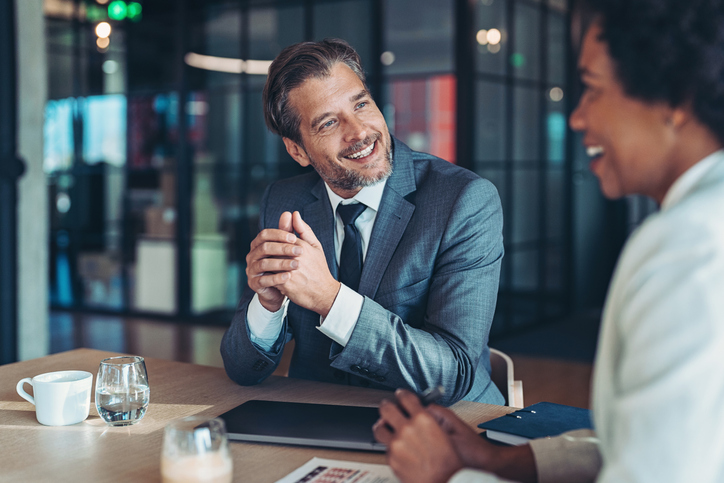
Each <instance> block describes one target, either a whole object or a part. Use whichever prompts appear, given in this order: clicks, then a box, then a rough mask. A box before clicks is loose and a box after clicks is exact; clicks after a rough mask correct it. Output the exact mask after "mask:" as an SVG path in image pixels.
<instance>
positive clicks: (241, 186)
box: [44, 0, 571, 334]
mask: <svg viewBox="0 0 724 483" xmlns="http://www.w3.org/2000/svg"><path fill="white" fill-rule="evenodd" d="M134 3H135V4H136V5H137V7H133V8H134V9H137V12H138V14H137V15H135V16H134V17H133V18H129V16H128V15H126V18H125V19H114V18H115V17H112V18H111V17H109V13H111V10H110V8H111V5H113V4H116V6H117V4H118V2H113V3H112V4H109V3H108V2H107V1H102V0H46V18H47V44H48V52H49V55H48V62H49V73H50V79H49V81H50V82H49V85H50V99H51V100H50V101H49V102H48V104H47V106H46V125H45V141H46V143H45V160H44V165H45V170H46V172H47V174H48V183H49V185H48V189H49V192H50V195H51V196H50V200H51V213H52V215H51V239H50V246H51V267H50V271H51V305H52V307H53V309H55V310H70V311H81V312H82V311H90V312H96V313H112V314H120V315H126V316H139V315H143V316H144V317H157V318H161V319H169V320H179V321H195V322H197V323H211V324H227V323H228V322H229V320H230V317H231V314H232V313H233V310H234V307H235V305H236V303H237V300H238V297H239V296H240V294H241V292H242V290H243V288H244V287H245V285H246V278H245V272H244V271H245V256H246V253H247V251H248V247H249V243H250V241H251V239H252V238H253V237H254V236H255V234H256V226H257V216H258V202H259V199H260V197H261V194H262V193H263V190H264V188H265V187H266V185H267V184H268V183H269V182H271V181H273V180H276V179H279V178H283V177H288V176H293V175H295V174H298V173H301V172H303V171H304V170H303V169H302V168H300V167H299V166H298V165H297V164H296V163H295V162H294V161H292V160H291V158H290V157H289V156H288V155H287V153H286V151H285V149H284V145H283V143H282V142H281V140H280V139H278V138H277V137H276V136H274V135H272V134H271V133H269V132H268V131H267V129H266V127H265V125H264V120H263V114H262V107H261V91H262V88H263V85H264V81H265V71H266V68H267V67H268V63H269V61H271V60H272V59H273V58H274V57H275V56H276V54H277V53H278V52H279V51H280V50H281V49H282V48H283V47H285V46H287V45H289V44H291V43H294V42H299V41H302V40H310V39H312V40H318V39H322V38H325V37H341V38H344V39H346V40H347V41H348V42H349V43H350V44H352V45H353V46H354V47H355V48H356V49H357V51H358V52H359V53H360V55H361V57H362V60H363V64H364V66H365V68H366V70H367V75H368V81H369V85H370V88H371V90H372V91H373V94H374V96H375V98H376V99H377V102H378V103H379V105H380V107H381V109H382V111H383V113H384V115H385V117H386V119H387V122H388V124H389V126H390V130H391V132H392V133H393V135H395V136H396V137H398V138H399V139H401V140H402V141H403V142H405V143H406V144H408V145H409V146H410V147H412V148H413V149H416V150H422V151H427V152H430V153H433V154H435V155H437V156H440V157H442V158H444V159H447V160H448V161H450V162H454V163H457V164H460V165H461V166H463V167H466V168H468V169H471V170H474V171H475V172H477V173H479V174H480V175H481V176H484V177H486V178H488V179H490V180H491V181H492V182H493V183H494V184H495V185H496V186H497V188H498V190H499V192H500V195H501V198H502V200H503V208H504V215H505V248H506V256H505V259H504V265H503V273H502V279H501V290H500V303H499V310H498V313H497V316H496V322H495V328H494V333H495V334H501V333H505V332H507V331H510V330H515V329H517V328H519V327H525V326H530V325H532V324H536V323H540V322H544V321H546V320H548V319H550V318H552V317H559V316H561V315H564V314H565V312H566V310H567V296H566V294H567V293H568V289H569V284H570V277H569V275H568V272H569V268H568V267H569V265H570V263H569V260H568V258H569V255H568V252H569V246H568V245H569V243H568V239H569V238H570V235H569V234H568V233H569V229H568V225H569V220H570V218H571V215H570V211H571V207H570V201H569V198H570V196H569V194H568V191H567V186H568V185H569V184H570V183H569V180H568V178H569V173H570V168H569V162H568V161H567V160H568V157H569V156H567V153H568V149H567V138H568V137H567V129H566V121H565V112H566V108H565V104H566V101H567V100H568V97H567V96H568V81H567V72H568V69H567V62H568V61H567V58H568V57H567V55H568V54H567V52H568V48H567V40H566V38H567V15H568V13H567V2H566V1H565V0H556V1H554V0H548V1H543V0H539V1H533V0H475V1H472V0H471V1H467V0H340V1H330V0H297V1H294V0H277V1H272V0H269V1H261V0H258V1H253V0H249V1H244V0H235V1H230V0H226V1H224V0H215V1H210V0H153V1H150V0H145V1H140V2H134ZM125 5H126V8H127V12H130V11H131V7H130V3H126V4H125ZM134 11H136V10H134Z"/></svg>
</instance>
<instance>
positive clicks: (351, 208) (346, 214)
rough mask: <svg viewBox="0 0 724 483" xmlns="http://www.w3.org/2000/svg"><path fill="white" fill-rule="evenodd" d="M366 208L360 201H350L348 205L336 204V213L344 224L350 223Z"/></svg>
mask: <svg viewBox="0 0 724 483" xmlns="http://www.w3.org/2000/svg"><path fill="white" fill-rule="evenodd" d="M366 209H367V206H365V205H363V204H362V203H352V204H349V205H339V206H337V213H339V216H340V217H341V218H342V222H343V223H344V224H345V225H351V224H353V223H354V222H355V221H356V220H357V218H359V215H361V214H362V212H363V211H364V210H366Z"/></svg>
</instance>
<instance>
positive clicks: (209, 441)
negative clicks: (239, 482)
mask: <svg viewBox="0 0 724 483" xmlns="http://www.w3.org/2000/svg"><path fill="white" fill-rule="evenodd" d="M161 477H162V479H163V483H231V480H232V477H233V474H232V462H231V456H230V455H229V443H228V439H227V437H226V427H225V426H224V421H223V420H222V419H219V418H214V419H209V418H205V417H202V416H190V417H188V418H184V419H179V420H176V421H173V422H172V423H170V424H169V425H168V426H166V428H165V429H164V432H163V450H162V452H161Z"/></svg>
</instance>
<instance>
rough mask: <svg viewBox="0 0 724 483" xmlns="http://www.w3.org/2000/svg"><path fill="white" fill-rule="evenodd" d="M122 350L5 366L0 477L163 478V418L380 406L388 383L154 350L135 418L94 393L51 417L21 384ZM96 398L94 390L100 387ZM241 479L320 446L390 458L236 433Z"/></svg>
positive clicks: (485, 411) (474, 413)
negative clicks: (287, 406)
mask: <svg viewBox="0 0 724 483" xmlns="http://www.w3.org/2000/svg"><path fill="white" fill-rule="evenodd" d="M115 355H119V354H116V353H111V352H103V351H97V350H91V349H76V350H73V351H69V352H64V353H60V354H54V355H50V356H46V357H41V358H39V359H33V360H29V361H24V362H18V363H15V364H7V365H4V366H0V481H2V482H6V481H8V482H15V481H17V482H42V481H54V482H55V481H72V482H103V481H109V482H158V481H161V473H160V469H159V463H160V456H161V443H162V439H163V428H164V426H166V424H168V423H169V422H170V421H171V420H173V419H178V418H181V417H185V416H190V415H192V414H199V415H204V416H208V417H215V416H218V415H219V414H222V413H224V412H226V411H228V410H229V409H232V408H233V407H235V406H237V405H239V404H241V403H243V402H245V401H247V400H249V399H271V400H279V401H296V402H316V403H329V404H346V405H357V406H376V405H377V404H378V403H379V402H380V400H382V399H383V398H386V397H390V396H391V395H392V394H391V393H390V392H387V391H380V390H374V389H363V388H359V387H350V386H342V385H336V384H326V383H320V382H313V381H304V380H299V379H291V378H286V377H278V376H272V377H270V378H269V379H267V380H266V381H264V382H263V383H262V384H259V385H257V386H252V387H242V386H239V385H237V384H236V383H234V382H232V381H231V380H230V379H229V378H228V377H227V376H226V373H225V372H224V370H223V369H220V368H216V367H208V366H200V365H194V364H186V363H182V362H172V361H166V360H161V359H150V358H147V359H146V367H147V369H148V377H149V385H150V387H151V403H150V405H149V408H148V412H147V413H146V416H145V417H144V418H143V420H142V421H141V422H140V423H138V424H136V425H133V426H127V427H116V428H113V427H109V426H107V425H106V424H105V423H104V422H103V420H101V419H100V417H99V416H98V413H97V411H96V409H95V404H94V403H91V412H90V416H89V417H88V419H87V420H85V421H84V422H82V423H79V424H75V425H72V426H62V427H49V426H42V425H41V424H40V423H38V422H37V420H36V419H35V407H34V406H33V405H32V404H30V403H29V402H26V401H25V400H24V399H22V398H21V397H20V396H18V394H17V393H16V392H15V385H16V384H17V382H18V381H19V380H20V379H22V378H24V377H33V376H36V375H38V374H42V373H44V372H51V371H59V370H83V371H88V372H90V373H92V374H93V375H94V378H95V375H96V374H97V372H98V365H99V363H100V361H101V359H104V358H106V357H112V356H115ZM91 398H92V396H91ZM453 409H454V410H455V412H457V413H458V415H460V416H461V417H462V418H463V419H465V420H466V421H468V422H470V423H471V424H472V423H475V424H477V423H480V422H482V421H486V420H489V419H492V418H495V417H498V416H500V415H502V414H505V413H508V412H510V411H512V410H511V409H510V408H506V407H503V406H491V405H487V404H478V403H471V402H459V403H457V404H456V405H455V406H453ZM230 446H231V453H232V457H233V460H234V481H237V482H274V481H276V480H278V479H279V478H281V477H283V476H285V475H286V474H288V473H290V472H291V471H292V470H294V469H295V468H297V467H299V466H301V465H302V464H304V463H306V462H307V461H308V460H309V459H311V458H312V457H314V456H319V457H323V458H332V459H341V460H353V461H360V462H367V463H384V462H385V456H384V455H383V454H380V453H371V452H363V451H348V450H327V449H322V448H307V447H298V446H284V445H271V444H246V443H236V442H234V443H231V445H230Z"/></svg>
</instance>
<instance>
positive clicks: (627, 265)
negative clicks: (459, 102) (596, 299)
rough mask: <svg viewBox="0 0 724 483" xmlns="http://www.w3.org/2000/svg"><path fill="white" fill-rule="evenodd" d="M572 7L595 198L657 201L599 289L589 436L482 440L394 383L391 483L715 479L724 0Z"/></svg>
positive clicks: (723, 325) (579, 121) (386, 405)
mask: <svg viewBox="0 0 724 483" xmlns="http://www.w3.org/2000/svg"><path fill="white" fill-rule="evenodd" d="M584 7H585V10H587V11H588V12H589V13H591V14H592V15H593V22H592V23H591V24H590V26H589V27H588V29H587V30H586V33H585V36H584V40H583V45H582V48H581V52H580V56H579V62H578V66H579V71H580V75H581V80H582V82H583V85H584V92H583V94H582V96H581V99H580V101H579V104H578V107H577V108H576V109H575V111H574V112H573V113H572V114H571V116H570V125H571V127H572V128H573V129H574V130H576V131H580V132H582V133H583V135H584V136H583V143H584V145H585V146H586V149H587V152H588V154H589V156H591V170H592V171H593V172H594V174H595V175H596V176H597V177H598V179H599V182H600V185H601V189H602V191H603V193H604V194H605V195H606V196H607V197H609V198H619V197H622V196H626V195H631V194H643V195H647V196H649V197H651V198H652V199H654V200H656V201H657V202H658V203H659V205H660V207H661V209H660V211H659V212H658V213H656V214H655V215H652V216H651V217H649V219H647V220H646V222H645V223H644V224H643V225H642V226H641V227H640V228H639V229H638V230H637V231H636V232H635V233H634V234H633V235H632V236H631V238H630V239H629V241H628V242H627V244H626V246H625V247H624V250H623V252H622V254H621V257H620V259H619V261H618V265H617V267H616V272H615V273H614V276H613V280H612V283H611V287H610V289H609V293H608V297H607V300H606V306H605V310H604V313H603V322H602V326H601V332H600V337H599V345H598V351H597V354H596V361H595V366H594V377H593V391H592V401H593V422H594V427H595V432H585V431H578V432H572V433H566V434H564V435H561V436H559V437H555V438H548V439H542V440H533V441H532V442H531V443H530V444H526V445H522V446H516V447H500V446H493V445H492V444H489V443H487V442H486V441H484V440H483V439H482V438H480V437H479V436H478V434H477V433H476V432H474V431H473V430H472V429H471V428H470V427H469V426H467V425H466V424H465V423H464V422H463V421H461V420H460V419H458V418H457V417H456V416H455V415H454V414H453V413H452V412H451V411H449V410H447V409H445V408H442V407H439V406H435V405H432V406H429V407H427V408H423V407H422V406H421V405H420V403H419V400H418V399H417V397H416V396H414V395H413V394H411V393H409V392H405V391H398V392H397V394H396V396H397V403H391V402H383V404H382V405H381V406H380V415H381V419H380V421H379V422H378V423H377V424H376V425H375V435H376V437H377V438H378V439H379V440H380V441H382V442H384V443H386V444H387V445H388V461H389V464H390V466H391V467H392V469H393V470H394V471H395V473H396V474H397V475H398V476H399V477H400V479H401V480H402V481H403V482H416V483H424V482H442V481H450V482H455V483H462V482H473V481H475V482H482V481H501V480H500V479H499V478H507V479H510V480H515V481H525V482H535V481H539V482H556V483H566V482H583V481H598V482H601V483H603V482H606V483H608V482H616V483H620V482H637V483H638V482H651V483H661V482H697V483H717V482H718V483H721V482H724V411H722V408H724V371H723V370H722V369H721V367H722V365H723V363H724V0H587V1H586V2H585V4H584ZM400 408H402V409H404V411H401V410H400ZM506 481H507V480H506Z"/></svg>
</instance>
